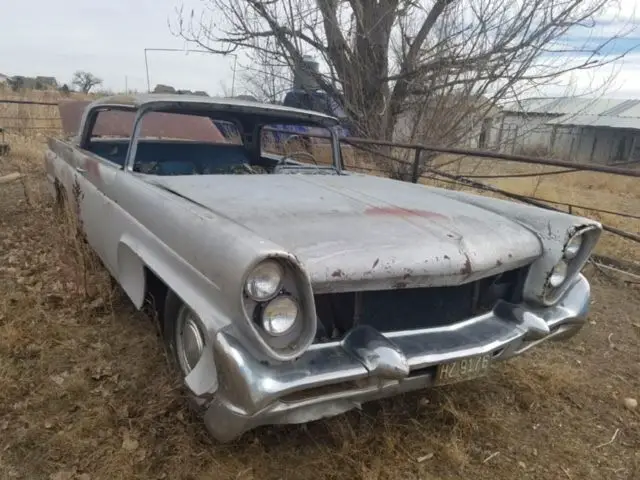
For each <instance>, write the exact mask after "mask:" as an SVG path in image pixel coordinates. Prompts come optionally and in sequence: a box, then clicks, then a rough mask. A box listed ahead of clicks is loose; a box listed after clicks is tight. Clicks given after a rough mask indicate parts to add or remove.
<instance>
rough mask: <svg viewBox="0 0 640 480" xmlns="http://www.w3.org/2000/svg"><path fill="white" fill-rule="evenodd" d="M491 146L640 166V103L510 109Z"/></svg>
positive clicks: (533, 101) (566, 102) (583, 101)
mask: <svg viewBox="0 0 640 480" xmlns="http://www.w3.org/2000/svg"><path fill="white" fill-rule="evenodd" d="M489 145H490V146H491V147H492V148H494V149H496V150H500V151H506V152H513V153H528V154H534V155H552V156H554V157H557V158H562V159H566V160H571V161H575V162H578V163H599V164H622V163H625V164H629V166H633V164H638V166H640V100H635V99H632V100H624V99H590V98H575V97H561V98H530V99H526V100H523V101H521V102H517V103H511V104H509V105H506V106H505V107H504V108H503V109H502V112H501V114H500V116H499V118H495V119H494V122H493V129H492V131H491V135H490V142H489Z"/></svg>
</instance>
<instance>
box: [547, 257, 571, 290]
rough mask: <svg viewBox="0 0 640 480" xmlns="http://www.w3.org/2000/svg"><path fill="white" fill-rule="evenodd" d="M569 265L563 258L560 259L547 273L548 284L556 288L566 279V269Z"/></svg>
mask: <svg viewBox="0 0 640 480" xmlns="http://www.w3.org/2000/svg"><path fill="white" fill-rule="evenodd" d="M568 269H569V266H568V265H567V262H565V261H564V260H560V261H559V262H558V263H557V264H556V266H555V267H553V270H551V275H549V285H551V286H552V287H553V288H557V287H559V286H560V285H562V283H563V282H564V281H565V280H566V279H567V271H568Z"/></svg>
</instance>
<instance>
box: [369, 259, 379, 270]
mask: <svg viewBox="0 0 640 480" xmlns="http://www.w3.org/2000/svg"><path fill="white" fill-rule="evenodd" d="M378 263H380V259H379V258H376V261H375V262H373V265H372V266H371V270H373V269H374V268H376V267H377V266H378Z"/></svg>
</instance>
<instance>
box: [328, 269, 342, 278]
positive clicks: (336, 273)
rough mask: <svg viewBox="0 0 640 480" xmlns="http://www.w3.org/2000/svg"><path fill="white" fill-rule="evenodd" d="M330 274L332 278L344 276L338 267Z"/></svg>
mask: <svg viewBox="0 0 640 480" xmlns="http://www.w3.org/2000/svg"><path fill="white" fill-rule="evenodd" d="M331 276H332V277H333V278H338V277H342V276H344V272H343V271H342V270H340V269H337V270H336V271H334V272H333V273H332V274H331Z"/></svg>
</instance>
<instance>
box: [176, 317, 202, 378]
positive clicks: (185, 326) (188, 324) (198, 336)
mask: <svg viewBox="0 0 640 480" xmlns="http://www.w3.org/2000/svg"><path fill="white" fill-rule="evenodd" d="M176 350H177V352H176V353H177V357H178V362H179V363H180V368H181V369H182V372H183V373H184V374H185V375H187V374H188V373H189V372H190V371H191V370H193V368H194V367H195V366H196V364H197V363H198V360H200V356H201V355H202V351H203V350H204V337H203V336H202V333H201V332H200V328H199V327H198V322H197V320H196V316H195V314H194V313H193V312H192V311H191V310H190V309H189V308H187V307H185V306H183V307H181V308H180V312H179V313H178V322H177V325H176Z"/></svg>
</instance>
